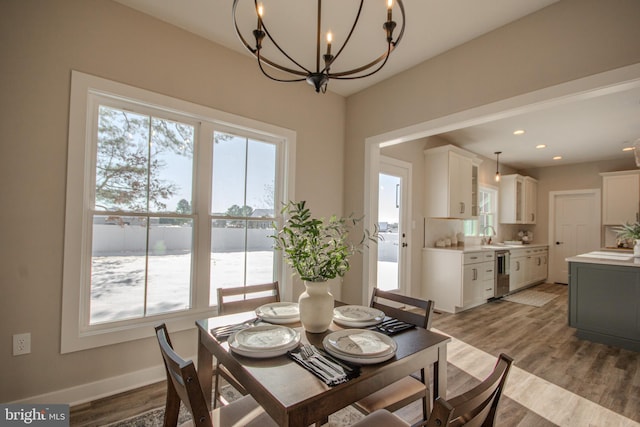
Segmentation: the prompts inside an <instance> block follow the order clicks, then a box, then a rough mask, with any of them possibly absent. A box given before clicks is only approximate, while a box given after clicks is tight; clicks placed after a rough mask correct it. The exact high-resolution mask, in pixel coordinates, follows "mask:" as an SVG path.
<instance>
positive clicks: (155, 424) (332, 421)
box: [107, 386, 363, 427]
mask: <svg viewBox="0 0 640 427" xmlns="http://www.w3.org/2000/svg"><path fill="white" fill-rule="evenodd" d="M220 393H221V394H222V395H223V397H224V398H225V399H226V400H227V401H233V400H235V399H238V398H239V397H240V394H239V393H238V392H237V391H236V390H235V389H234V388H233V387H231V386H224V387H222V388H221V389H220ZM362 417H363V415H362V414H361V413H360V412H359V411H358V410H357V409H355V408H353V407H351V406H347V407H346V408H344V409H341V410H340V411H338V412H336V413H335V414H331V415H330V416H329V422H328V423H326V424H324V426H328V427H346V426H350V425H351V424H353V423H355V422H356V421H358V420H360V419H361V418H362ZM190 419H191V415H190V414H189V412H188V411H187V410H186V408H185V407H184V406H182V405H181V406H180V415H179V416H178V424H180V423H184V422H186V421H188V420H190ZM163 421H164V408H157V409H152V410H150V411H147V412H144V413H142V414H139V415H136V416H133V417H131V418H127V419H125V420H121V421H117V422H115V423H111V424H108V425H107V427H162V424H163Z"/></svg>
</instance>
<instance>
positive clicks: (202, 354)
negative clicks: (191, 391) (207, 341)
mask: <svg viewBox="0 0 640 427" xmlns="http://www.w3.org/2000/svg"><path fill="white" fill-rule="evenodd" d="M203 333H204V332H202V331H200V330H199V331H198V380H200V387H201V388H202V393H203V394H204V400H205V401H206V402H207V408H208V409H209V410H211V391H212V384H211V380H212V378H213V355H212V354H211V352H210V351H209V350H207V348H206V347H205V346H204V344H203V337H202V334H203Z"/></svg>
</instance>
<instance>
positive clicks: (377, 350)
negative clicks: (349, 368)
mask: <svg viewBox="0 0 640 427" xmlns="http://www.w3.org/2000/svg"><path fill="white" fill-rule="evenodd" d="M322 346H323V347H324V349H325V350H326V351H327V352H328V353H329V354H330V355H332V356H334V357H337V358H339V359H342V360H345V361H347V362H352V363H357V364H360V365H370V364H374V363H380V362H384V361H386V360H389V359H391V358H392V357H393V356H394V355H395V354H396V350H397V349H398V345H397V344H396V342H395V341H394V340H393V338H391V337H388V336H387V335H384V334H381V333H380V332H376V331H370V330H362V329H343V330H341V331H336V332H332V333H330V334H329V335H327V336H326V337H324V339H323V340H322Z"/></svg>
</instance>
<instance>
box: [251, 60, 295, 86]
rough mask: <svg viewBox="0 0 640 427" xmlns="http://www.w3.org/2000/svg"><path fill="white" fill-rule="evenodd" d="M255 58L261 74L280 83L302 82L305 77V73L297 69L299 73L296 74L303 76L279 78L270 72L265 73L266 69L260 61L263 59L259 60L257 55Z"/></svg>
mask: <svg viewBox="0 0 640 427" xmlns="http://www.w3.org/2000/svg"><path fill="white" fill-rule="evenodd" d="M257 58H258V67H259V68H260V71H262V74H264V75H265V76H266V77H268V78H269V79H271V80H274V81H276V82H282V83H290V82H303V81H305V79H306V74H302V73H300V72H299V71H298V73H300V74H298V75H300V76H303V77H302V78H299V79H281V78H278V77H274V76H272V75H271V74H269V73H267V71H266V70H265V69H264V67H263V66H262V62H263V61H262V60H261V57H260V56H258V57H257Z"/></svg>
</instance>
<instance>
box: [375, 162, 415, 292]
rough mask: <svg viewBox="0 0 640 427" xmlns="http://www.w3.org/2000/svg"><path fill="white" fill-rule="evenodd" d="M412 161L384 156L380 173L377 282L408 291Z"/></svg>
mask: <svg viewBox="0 0 640 427" xmlns="http://www.w3.org/2000/svg"><path fill="white" fill-rule="evenodd" d="M410 177H411V165H410V164H408V163H406V162H402V161H399V160H396V159H392V158H388V157H384V156H381V158H380V169H379V174H378V186H379V188H378V225H379V227H380V236H381V237H382V239H381V240H380V241H379V242H378V244H377V248H378V265H377V271H378V272H377V279H376V286H377V287H378V288H380V289H382V290H385V291H397V292H400V293H403V294H406V292H407V290H408V283H410V277H409V276H410V269H409V268H410V266H409V258H410V257H409V256H408V253H409V252H408V251H407V248H408V247H409V240H410V238H411V236H410V233H409V228H408V227H407V224H408V221H407V218H408V216H407V214H408V212H410V209H409V203H410V201H409V199H410V197H409V195H410V194H411V193H410V191H409V188H410Z"/></svg>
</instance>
